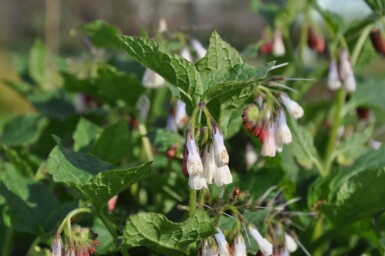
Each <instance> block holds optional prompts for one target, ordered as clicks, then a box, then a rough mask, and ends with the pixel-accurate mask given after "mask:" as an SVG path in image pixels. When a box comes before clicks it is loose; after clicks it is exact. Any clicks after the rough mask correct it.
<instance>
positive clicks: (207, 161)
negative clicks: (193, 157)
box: [203, 146, 217, 184]
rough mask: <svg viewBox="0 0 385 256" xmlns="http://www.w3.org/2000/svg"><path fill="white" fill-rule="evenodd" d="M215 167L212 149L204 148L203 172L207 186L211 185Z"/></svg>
mask: <svg viewBox="0 0 385 256" xmlns="http://www.w3.org/2000/svg"><path fill="white" fill-rule="evenodd" d="M216 169H217V166H216V164H215V158H214V147H212V146H211V147H209V148H208V146H206V148H205V149H204V152H203V172H204V175H205V177H206V181H207V184H212V183H213V179H214V175H215V172H216Z"/></svg>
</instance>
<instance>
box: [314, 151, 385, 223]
mask: <svg viewBox="0 0 385 256" xmlns="http://www.w3.org/2000/svg"><path fill="white" fill-rule="evenodd" d="M384 155H385V148H382V149H380V150H377V151H370V152H367V153H366V154H364V155H362V156H361V157H360V158H359V159H357V161H356V162H355V164H354V165H353V166H351V167H347V168H344V169H341V170H339V171H338V173H337V175H335V177H334V178H333V179H332V180H331V181H330V182H329V184H328V187H329V191H330V192H329V195H328V201H329V203H328V204H326V205H323V206H322V207H321V208H320V209H321V211H322V212H324V213H325V214H326V215H327V216H328V217H329V218H330V219H331V220H332V221H333V223H334V224H335V225H346V224H350V223H352V222H354V221H357V220H359V219H362V218H365V217H368V216H371V215H372V214H375V213H377V212H381V211H385V205H384V204H383V198H384V197H385V186H384V184H385V158H384Z"/></svg>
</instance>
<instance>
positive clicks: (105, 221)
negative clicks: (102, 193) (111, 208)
mask: <svg viewBox="0 0 385 256" xmlns="http://www.w3.org/2000/svg"><path fill="white" fill-rule="evenodd" d="M98 217H99V219H100V220H101V221H102V222H103V224H104V226H106V228H107V229H108V231H109V232H110V234H111V235H112V237H113V238H114V239H117V238H118V232H117V231H116V227H115V225H114V224H112V223H111V221H110V220H109V219H108V218H107V216H106V215H105V214H104V212H103V207H100V208H99V210H98Z"/></svg>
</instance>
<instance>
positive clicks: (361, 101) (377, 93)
mask: <svg viewBox="0 0 385 256" xmlns="http://www.w3.org/2000/svg"><path fill="white" fill-rule="evenodd" d="M384 81H385V78H380V79H378V78H377V79H375V78H373V79H369V80H366V81H365V82H363V83H359V84H358V86H357V90H356V91H355V92H354V93H353V94H352V97H351V99H350V101H349V103H348V104H347V105H346V106H345V108H346V110H345V111H350V110H352V109H355V108H356V107H373V108H377V109H380V110H382V111H385V101H384V97H383V95H385V86H384Z"/></svg>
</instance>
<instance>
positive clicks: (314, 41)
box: [307, 27, 325, 53]
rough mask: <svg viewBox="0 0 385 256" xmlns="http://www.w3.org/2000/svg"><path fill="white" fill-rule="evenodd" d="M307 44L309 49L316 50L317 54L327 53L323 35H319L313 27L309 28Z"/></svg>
mask: <svg viewBox="0 0 385 256" xmlns="http://www.w3.org/2000/svg"><path fill="white" fill-rule="evenodd" d="M307 44H308V46H309V48H311V49H313V50H315V51H316V52H317V53H323V52H324V51H325V40H324V38H323V37H322V36H321V35H317V34H316V32H315V30H314V29H313V28H312V27H309V30H308V38H307Z"/></svg>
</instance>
